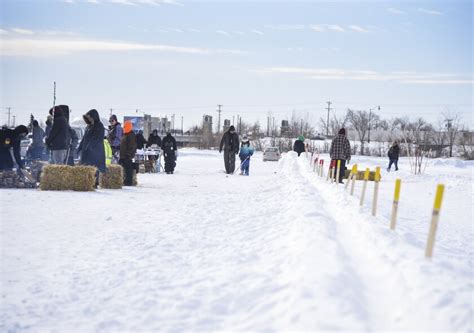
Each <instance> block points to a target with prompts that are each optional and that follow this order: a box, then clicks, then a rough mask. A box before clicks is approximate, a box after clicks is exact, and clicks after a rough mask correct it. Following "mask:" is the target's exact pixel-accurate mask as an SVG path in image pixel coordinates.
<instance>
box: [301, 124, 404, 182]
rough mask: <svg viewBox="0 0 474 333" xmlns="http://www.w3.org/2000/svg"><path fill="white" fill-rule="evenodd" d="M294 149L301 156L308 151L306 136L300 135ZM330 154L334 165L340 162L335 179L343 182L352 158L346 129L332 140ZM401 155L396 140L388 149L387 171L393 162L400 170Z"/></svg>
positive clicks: (396, 168)
mask: <svg viewBox="0 0 474 333" xmlns="http://www.w3.org/2000/svg"><path fill="white" fill-rule="evenodd" d="M293 150H294V151H295V152H296V153H298V156H300V154H301V153H303V152H305V151H306V147H305V144H304V137H303V136H299V137H298V139H297V140H296V141H295V143H294V145H293ZM329 156H330V158H331V163H332V165H336V166H337V165H338V163H340V170H341V171H340V172H339V179H337V180H336V177H337V175H336V173H334V179H335V180H336V181H338V182H339V183H343V181H342V180H343V179H344V171H345V170H346V164H349V163H350V160H351V144H350V142H349V139H348V138H347V136H346V129H345V128H341V129H340V130H339V131H338V133H337V136H336V137H335V138H334V139H333V140H332V141H331V147H330V149H329ZM399 156H400V147H399V145H398V141H396V140H395V141H394V143H393V144H392V146H391V147H390V149H389V151H388V158H389V164H388V168H387V171H388V172H390V170H391V167H392V164H393V165H395V171H398V158H399Z"/></svg>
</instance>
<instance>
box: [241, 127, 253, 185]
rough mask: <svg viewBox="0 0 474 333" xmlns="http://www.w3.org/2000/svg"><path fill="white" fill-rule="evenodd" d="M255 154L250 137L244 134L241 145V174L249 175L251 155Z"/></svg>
mask: <svg viewBox="0 0 474 333" xmlns="http://www.w3.org/2000/svg"><path fill="white" fill-rule="evenodd" d="M252 155H253V148H252V147H251V146H250V141H249V139H248V138H247V137H246V136H244V137H243V138H242V146H241V147H240V152H239V157H240V161H241V164H240V174H241V175H245V176H248V175H249V169H250V156H252Z"/></svg>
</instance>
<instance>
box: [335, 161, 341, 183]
mask: <svg viewBox="0 0 474 333" xmlns="http://www.w3.org/2000/svg"><path fill="white" fill-rule="evenodd" d="M336 168H337V169H336V185H339V175H340V173H341V160H337V167H336Z"/></svg>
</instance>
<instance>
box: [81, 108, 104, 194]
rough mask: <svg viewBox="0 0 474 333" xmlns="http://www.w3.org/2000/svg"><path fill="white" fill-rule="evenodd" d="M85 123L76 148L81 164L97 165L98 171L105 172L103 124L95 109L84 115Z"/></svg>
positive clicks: (97, 177) (97, 176)
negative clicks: (84, 128) (82, 135)
mask: <svg viewBox="0 0 474 333" xmlns="http://www.w3.org/2000/svg"><path fill="white" fill-rule="evenodd" d="M82 117H83V118H84V121H85V122H86V124H87V128H86V131H85V133H84V137H83V138H82V140H81V143H80V144H79V148H77V153H78V154H79V153H80V156H81V158H80V159H81V164H84V165H92V166H95V167H97V169H98V171H99V172H105V150H104V134H105V130H104V125H103V124H102V122H101V121H100V117H99V112H97V110H96V109H92V110H90V111H88V112H87V113H86V114H85V115H84V116H82ZM98 180H99V173H97V174H96V185H98Z"/></svg>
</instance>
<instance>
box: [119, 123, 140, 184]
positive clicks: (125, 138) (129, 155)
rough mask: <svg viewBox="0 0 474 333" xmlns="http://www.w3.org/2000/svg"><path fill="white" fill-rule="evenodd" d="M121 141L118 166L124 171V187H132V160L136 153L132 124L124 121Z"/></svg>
mask: <svg viewBox="0 0 474 333" xmlns="http://www.w3.org/2000/svg"><path fill="white" fill-rule="evenodd" d="M123 133H124V134H123V135H122V141H121V142H120V159H119V164H120V165H121V166H122V167H123V171H124V180H123V185H124V186H132V185H133V170H134V166H133V158H134V157H135V153H136V151H137V139H136V136H135V133H134V132H133V124H132V122H131V121H128V120H127V121H126V122H125V123H124V124H123Z"/></svg>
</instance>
